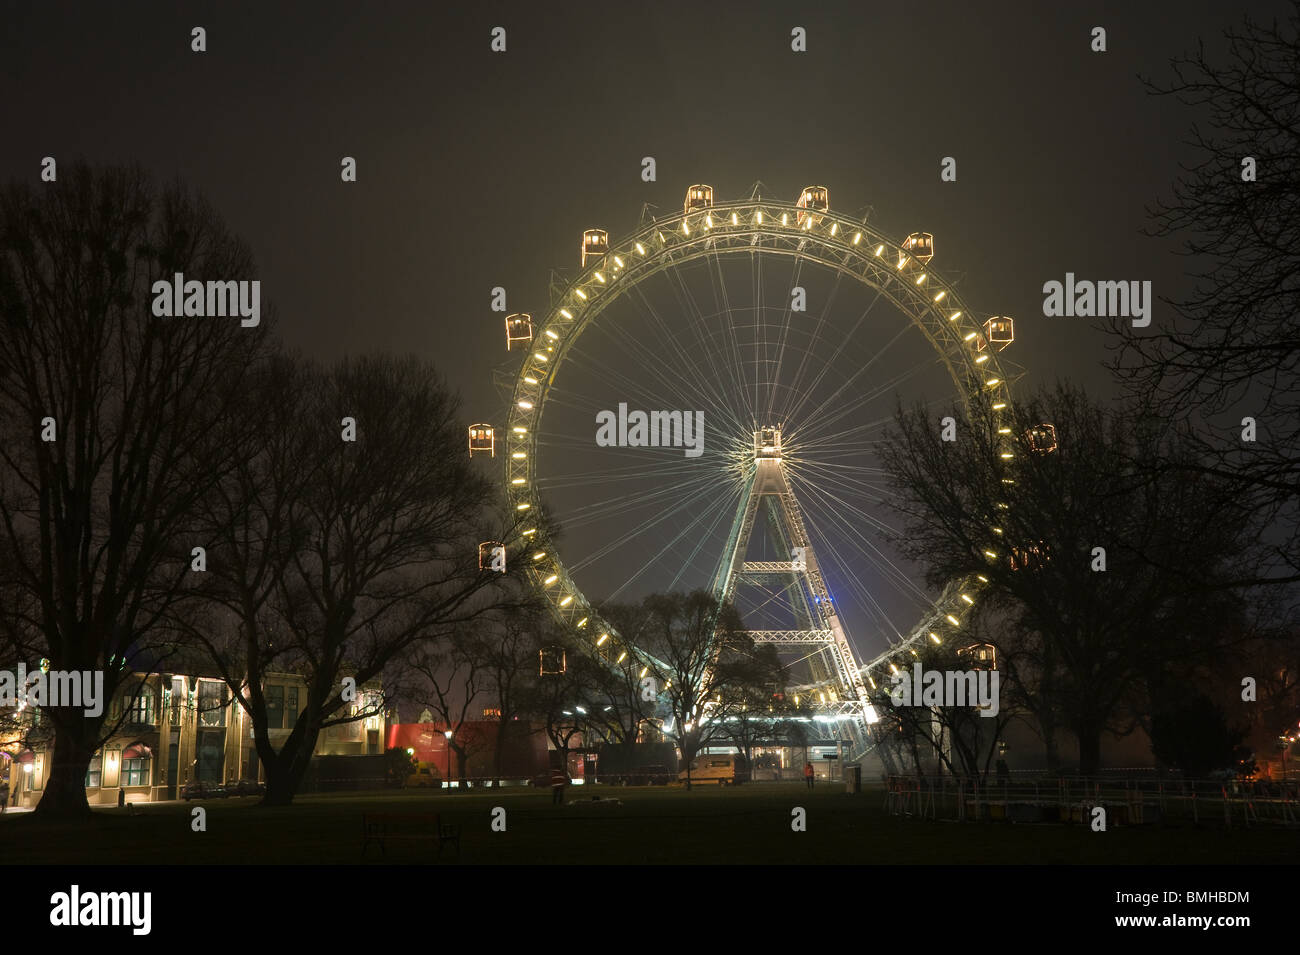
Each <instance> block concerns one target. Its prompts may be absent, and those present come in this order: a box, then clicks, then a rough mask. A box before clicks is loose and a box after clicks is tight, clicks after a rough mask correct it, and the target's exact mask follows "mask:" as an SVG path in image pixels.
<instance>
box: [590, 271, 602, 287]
mask: <svg viewBox="0 0 1300 955" xmlns="http://www.w3.org/2000/svg"><path fill="white" fill-rule="evenodd" d="M591 274H592V275H594V276H596V281H597V282H599V283H600V284H601V285H604V284H605V276H603V275H601V274H600V273H599V272H592V273H591Z"/></svg>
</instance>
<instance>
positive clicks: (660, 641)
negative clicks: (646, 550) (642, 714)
mask: <svg viewBox="0 0 1300 955" xmlns="http://www.w3.org/2000/svg"><path fill="white" fill-rule="evenodd" d="M641 609H642V622H641V625H640V627H639V629H638V630H637V631H636V633H635V634H634V635H629V634H625V635H624V636H625V637H627V638H628V642H629V643H630V644H633V645H635V646H637V647H639V648H640V650H641V652H642V653H644V655H645V662H646V665H647V666H648V667H651V668H652V669H653V670H654V672H655V674H656V675H657V676H658V677H659V679H661V680H662V681H663V682H662V684H661V690H662V692H663V695H664V697H665V698H666V699H667V701H668V709H669V712H670V714H671V718H670V721H669V722H668V723H667V724H665V727H664V735H665V736H667V737H668V738H669V739H671V740H672V741H673V742H674V743H676V744H677V748H678V749H679V750H680V751H681V758H682V760H683V761H684V762H685V764H686V788H687V789H689V788H690V786H691V761H692V760H693V759H694V758H695V755H696V754H697V753H698V752H699V751H700V750H701V749H703V748H704V747H705V746H706V745H708V744H709V743H710V742H711V741H713V740H715V739H720V738H724V737H725V735H726V734H725V727H726V721H727V719H728V718H729V717H730V716H731V715H733V713H735V712H736V711H737V710H738V709H744V708H746V707H747V706H748V705H749V703H750V701H749V699H748V698H747V696H746V694H745V693H743V692H737V691H736V688H737V687H738V686H740V685H743V684H744V683H745V682H746V679H747V677H748V675H749V673H750V671H751V670H752V669H753V662H754V658H755V656H756V654H757V652H758V651H757V648H756V646H755V644H754V641H753V640H752V639H751V638H750V636H749V634H748V633H746V632H745V628H744V626H743V625H742V623H741V620H740V614H739V613H737V611H736V609H735V607H734V606H732V605H731V604H729V603H724V604H719V603H718V600H717V598H716V597H715V596H714V595H713V594H712V593H710V592H708V591H703V590H700V591H695V592H693V593H690V594H653V595H651V596H649V597H647V598H646V599H645V600H644V601H643V603H642V605H641Z"/></svg>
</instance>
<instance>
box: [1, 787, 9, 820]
mask: <svg viewBox="0 0 1300 955" xmlns="http://www.w3.org/2000/svg"><path fill="white" fill-rule="evenodd" d="M8 808H9V780H7V779H6V780H3V781H0V813H3V812H4V811H5V810H6V809H8Z"/></svg>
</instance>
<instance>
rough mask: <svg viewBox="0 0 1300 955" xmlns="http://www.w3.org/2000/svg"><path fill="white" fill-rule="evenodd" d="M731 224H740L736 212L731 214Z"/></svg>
mask: <svg viewBox="0 0 1300 955" xmlns="http://www.w3.org/2000/svg"><path fill="white" fill-rule="evenodd" d="M731 224H732V225H740V220H739V219H738V218H736V214H735V213H734V212H733V213H732V214H731Z"/></svg>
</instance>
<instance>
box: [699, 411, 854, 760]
mask: <svg viewBox="0 0 1300 955" xmlns="http://www.w3.org/2000/svg"><path fill="white" fill-rule="evenodd" d="M760 512H761V513H763V515H764V517H765V519H766V523H767V533H768V535H769V536H770V538H771V543H772V544H773V545H774V546H775V547H777V548H778V550H779V551H780V553H783V554H789V555H790V559H789V560H780V561H747V560H746V559H745V555H746V553H747V552H748V549H749V544H750V539H751V537H752V536H753V533H754V525H755V523H756V521H757V520H758V516H759V514H760ZM742 583H743V584H745V585H749V586H755V587H758V588H760V589H764V590H767V591H768V592H769V593H770V594H773V596H774V597H775V596H776V595H777V593H778V592H780V593H782V594H784V598H785V603H786V604H787V606H788V607H789V609H790V611H791V613H792V615H793V617H794V619H795V620H796V621H797V624H798V626H797V628H796V629H790V630H751V631H750V636H751V637H753V639H754V640H755V642H758V643H771V644H774V645H776V646H777V647H778V648H782V647H784V648H798V649H801V650H808V649H810V647H817V648H819V649H821V650H822V651H823V653H821V654H819V655H818V657H814V658H813V659H814V660H816V659H818V658H824V659H825V660H826V661H828V662H827V664H826V665H824V666H821V667H817V666H816V665H815V664H814V677H815V678H816V679H817V680H818V681H819V682H824V683H825V684H826V685H829V686H832V687H834V688H835V691H836V695H837V696H838V700H837V701H836V704H837V705H836V706H835V707H834V708H835V709H836V710H837V712H839V713H840V714H841V715H846V716H848V717H849V727H850V731H851V732H852V734H853V738H854V739H853V742H854V744H855V750H856V751H858V752H862V751H865V750H866V749H868V748H869V747H870V746H871V745H872V734H871V731H870V728H869V726H870V722H873V721H874V720H873V719H872V718H871V717H870V715H869V714H871V713H872V711H871V710H870V708H869V703H868V696H867V690H866V686H865V685H864V684H863V682H862V678H861V676H860V675H859V673H858V669H859V668H858V663H857V659H856V657H855V655H854V653H853V648H852V647H851V646H850V645H849V641H848V638H847V637H846V636H845V633H844V628H843V626H842V625H841V623H840V619H839V615H838V614H837V613H836V611H835V605H834V604H833V603H832V602H831V596H830V592H829V591H828V590H827V589H826V581H825V579H824V578H823V577H822V574H821V569H820V565H819V564H818V562H817V554H816V551H815V550H814V548H813V546H812V541H811V539H810V538H809V536H808V529H807V526H806V524H805V523H804V518H803V511H802V510H801V509H800V507H799V502H798V501H797V500H796V499H795V495H794V491H793V490H791V488H790V481H789V476H788V475H787V473H786V469H785V465H784V464H783V462H782V457H781V431H780V429H779V428H763V429H761V430H759V431H755V432H754V468H753V471H752V472H751V473H750V474H749V476H748V478H747V479H746V487H745V492H744V494H743V495H742V500H741V505H740V507H739V508H738V509H737V511H736V519H735V521H734V523H733V524H732V528H731V534H730V537H729V538H728V541H727V548H726V550H725V552H724V553H723V557H722V561H721V562H720V563H719V565H718V571H717V574H716V575H715V576H714V581H713V592H714V593H715V594H716V595H717V597H718V599H719V601H725V600H732V599H734V595H735V591H736V586H737V585H738V584H742ZM819 670H820V672H818V671H819Z"/></svg>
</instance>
